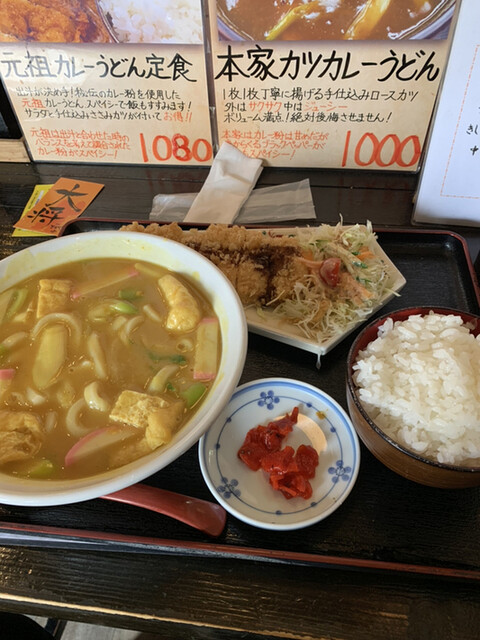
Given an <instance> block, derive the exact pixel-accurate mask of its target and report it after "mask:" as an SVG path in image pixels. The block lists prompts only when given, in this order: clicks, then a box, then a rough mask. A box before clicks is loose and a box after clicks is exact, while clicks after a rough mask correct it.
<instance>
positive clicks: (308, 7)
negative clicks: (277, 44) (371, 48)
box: [217, 0, 455, 41]
mask: <svg viewBox="0 0 480 640" xmlns="http://www.w3.org/2000/svg"><path fill="white" fill-rule="evenodd" d="M454 7H455V0H411V1H410V2H406V1H405V0H286V1H282V2H278V1H277V0H217V14H218V34H219V38H220V39H221V40H231V41H239V40H255V41H271V40H290V41H291V40H303V41H309V40H310V41H315V40H316V41H318V40H339V41H340V40H398V39H422V38H435V39H443V38H446V37H447V34H448V27H449V24H450V22H451V19H452V15H453V11H454Z"/></svg>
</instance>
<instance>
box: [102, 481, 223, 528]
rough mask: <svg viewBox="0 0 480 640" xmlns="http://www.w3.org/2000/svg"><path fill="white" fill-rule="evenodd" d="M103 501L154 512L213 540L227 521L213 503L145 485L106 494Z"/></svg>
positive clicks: (221, 508)
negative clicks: (186, 525)
mask: <svg viewBox="0 0 480 640" xmlns="http://www.w3.org/2000/svg"><path fill="white" fill-rule="evenodd" d="M103 498H104V499H106V500H114V501H116V502H124V503H125V504H131V505H133V506H136V507H143V508H144V509H150V510H151V511H156V512H157V513H161V514H163V515H165V516H169V517H170V518H175V519H176V520H180V521H181V522H184V523H185V524H188V525H190V526H191V527H194V528H195V529H200V531H203V532H204V533H208V535H210V536H214V537H216V536H219V535H220V534H221V533H222V531H223V529H224V527H225V522H226V519H227V512H226V511H225V509H224V508H223V507H222V506H220V505H219V504H217V503H215V502H208V501H207V500H201V499H200V498H192V497H190V496H185V495H182V494H180V493H174V492H173V491H166V490H165V489H159V488H157V487H151V486H149V485H147V484H134V485H132V486H130V487H126V488H125V489H121V490H120V491H115V492H114V493H109V494H108V495H105V496H103Z"/></svg>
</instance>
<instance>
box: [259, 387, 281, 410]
mask: <svg viewBox="0 0 480 640" xmlns="http://www.w3.org/2000/svg"><path fill="white" fill-rule="evenodd" d="M279 402H280V398H279V397H278V396H276V395H275V393H274V392H273V391H267V392H266V393H265V391H262V392H261V393H260V399H259V400H258V402H257V404H258V406H259V407H267V409H269V410H271V409H273V407H274V405H275V404H278V403H279Z"/></svg>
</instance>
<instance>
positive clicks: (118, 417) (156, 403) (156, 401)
mask: <svg viewBox="0 0 480 640" xmlns="http://www.w3.org/2000/svg"><path fill="white" fill-rule="evenodd" d="M164 407H168V402H167V401H166V400H164V399H163V398H160V397H159V396H151V395H149V394H148V393H140V392H138V391H130V390H126V391H122V393H121V394H120V395H119V396H118V398H117V401H116V402H115V404H114V406H113V409H112V411H111V413H110V420H113V422H122V423H123V424H129V425H131V426H132V427H136V428H137V429H144V430H146V429H147V427H148V418H149V416H150V415H151V414H152V413H155V412H156V411H158V410H159V409H163V408H164Z"/></svg>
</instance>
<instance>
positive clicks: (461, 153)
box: [413, 0, 480, 226]
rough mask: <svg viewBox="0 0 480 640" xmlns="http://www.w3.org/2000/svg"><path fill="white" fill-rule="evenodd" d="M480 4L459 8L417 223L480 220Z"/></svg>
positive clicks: (472, 1) (471, 1)
mask: <svg viewBox="0 0 480 640" xmlns="http://www.w3.org/2000/svg"><path fill="white" fill-rule="evenodd" d="M479 24H480V4H479V3H478V0H462V3H461V5H460V7H459V11H458V13H457V21H456V25H455V31H454V33H453V37H452V42H451V51H450V54H449V57H448V63H447V68H446V71H445V76H444V80H443V84H442V87H441V91H440V95H439V100H438V104H437V107H436V112H435V117H434V121H433V125H432V129H431V132H430V135H429V141H428V146H427V153H426V158H425V163H424V166H423V168H422V173H421V175H420V181H419V188H418V193H417V195H416V204H415V210H414V214H413V220H414V222H419V223H436V224H439V223H450V224H455V225H458V224H460V225H467V226H478V225H480V181H479V179H478V176H479V175H480V33H479V31H478V25H479Z"/></svg>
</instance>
